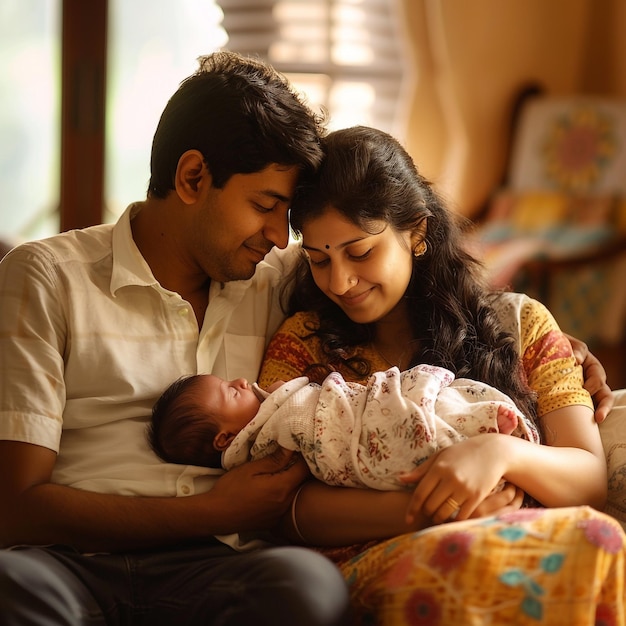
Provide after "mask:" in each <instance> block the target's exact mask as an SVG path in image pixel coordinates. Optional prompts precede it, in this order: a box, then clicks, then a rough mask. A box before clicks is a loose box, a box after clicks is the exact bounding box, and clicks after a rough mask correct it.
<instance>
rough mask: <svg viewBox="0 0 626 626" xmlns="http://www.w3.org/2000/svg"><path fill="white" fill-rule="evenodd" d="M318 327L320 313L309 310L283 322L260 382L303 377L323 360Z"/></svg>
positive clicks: (268, 352)
mask: <svg viewBox="0 0 626 626" xmlns="http://www.w3.org/2000/svg"><path fill="white" fill-rule="evenodd" d="M318 326H319V318H318V317H317V314H315V313H309V312H299V313H295V314H294V315H291V316H290V317H288V318H287V319H286V320H285V321H284V322H283V323H282V325H281V326H280V328H279V329H278V330H277V331H276V333H275V334H274V336H273V337H272V339H271V340H270V342H269V344H268V346H267V349H266V350H265V356H264V358H263V364H262V365H261V372H260V374H259V381H258V382H259V384H260V385H261V386H262V387H267V386H268V385H271V384H272V383H274V382H276V381H278V380H291V379H292V378H297V377H298V376H302V375H304V374H305V373H306V372H307V370H308V368H309V366H311V365H312V364H314V363H318V362H320V360H321V352H320V347H319V339H318V338H317V337H316V336H315V335H314V332H315V330H316V329H317V327H318Z"/></svg>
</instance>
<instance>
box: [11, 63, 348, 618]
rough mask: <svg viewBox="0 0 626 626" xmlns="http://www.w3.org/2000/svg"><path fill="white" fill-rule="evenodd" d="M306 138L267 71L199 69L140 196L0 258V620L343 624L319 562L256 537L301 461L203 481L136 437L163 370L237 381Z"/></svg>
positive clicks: (280, 460)
mask: <svg viewBox="0 0 626 626" xmlns="http://www.w3.org/2000/svg"><path fill="white" fill-rule="evenodd" d="M320 133H321V125H320V120H319V119H318V118H317V117H316V116H315V115H314V114H312V113H311V112H310V111H309V110H308V109H307V108H306V107H305V106H304V104H303V103H302V102H301V101H300V100H299V98H298V97H297V96H296V95H295V94H294V93H293V91H292V90H291V88H290V87H289V85H288V83H287V82H286V81H285V80H284V79H283V78H282V77H281V76H280V75H278V74H276V73H275V72H274V71H273V70H272V69H271V68H270V67H268V66H266V65H264V64H261V63H259V62H256V61H252V60H250V59H245V58H243V57H241V56H239V55H236V54H231V53H225V52H223V53H216V54H214V55H210V56H208V57H205V58H203V59H201V64H200V67H199V69H198V71H197V72H196V73H195V74H194V75H192V76H191V77H189V78H188V79H186V80H185V81H183V83H182V84H181V86H180V87H179V89H178V90H177V92H176V93H175V94H174V96H173V97H172V99H171V100H170V102H169V103H168V105H167V106H166V108H165V110H164V112H163V115H162V117H161V120H160V122H159V126H158V128H157V131H156V134H155V137H154V143H153V147H152V158H151V179H150V183H149V189H148V195H147V199H146V200H145V201H144V202H139V203H136V204H134V205H131V206H130V207H129V208H128V209H127V211H126V212H125V214H124V215H123V216H122V217H121V218H120V220H119V221H118V223H117V224H116V225H115V226H113V225H101V226H96V227H93V228H89V229H85V230H82V231H73V232H69V233H64V234H61V235H57V236H55V237H52V238H50V239H48V240H45V241H41V242H34V243H29V244H25V245H23V246H21V247H18V248H17V249H15V250H14V251H12V252H11V253H10V254H9V255H8V256H7V257H6V258H5V259H4V260H3V262H2V264H0V290H1V292H2V295H1V296H0V381H1V383H0V384H1V385H2V391H1V393H0V474H1V476H2V479H1V480H0V509H1V510H2V515H0V545H1V546H2V547H3V548H9V547H14V548H13V549H10V550H2V551H0V615H2V623H3V625H7V626H10V625H13V624H20V625H24V624H33V625H34V624H44V623H45V624H55V625H61V624H62V625H72V626H78V625H81V626H82V625H86V624H90V625H91V624H107V625H109V626H110V625H114V624H131V623H132V624H149V625H150V626H160V625H163V626H165V625H171V624H177V625H190V626H195V625H200V624H202V625H206V624H224V625H234V624H238V625H240V624H253V623H254V624H267V625H270V624H272V625H276V624H296V623H298V624H303V625H311V626H313V625H321V624H324V625H326V624H340V623H344V621H343V620H344V619H345V614H346V609H347V605H348V599H347V593H346V589H345V585H344V582H343V579H342V577H341V575H340V574H339V572H338V570H337V569H336V568H335V567H334V566H333V565H332V564H331V563H330V562H329V561H327V560H326V559H324V558H323V557H321V556H320V555H318V554H316V553H315V552H312V551H306V550H303V549H300V548H296V547H271V544H269V543H267V542H265V541H262V540H261V538H260V537H261V535H262V531H269V530H271V529H272V527H273V526H274V525H275V524H276V522H277V521H278V519H279V518H280V517H281V516H282V515H283V514H284V513H285V512H286V510H287V509H288V507H289V504H290V502H291V500H292V498H293V495H294V493H295V491H296V490H297V488H298V486H299V485H300V483H301V482H302V481H303V480H304V479H305V477H306V475H307V473H306V469H305V467H304V465H303V463H302V461H301V460H299V459H297V457H290V456H288V455H279V456H276V457H274V458H270V459H265V460H262V461H260V462H258V463H257V462H255V463H250V464H246V465H245V466H242V467H241V468H240V469H237V470H234V471H232V472H229V473H227V474H224V475H221V472H219V471H215V470H207V469H205V468H196V467H187V466H178V465H169V464H164V463H162V462H160V461H159V460H158V459H157V458H156V456H155V455H154V454H153V453H152V452H151V451H150V449H149V447H148V443H147V441H146V436H145V425H146V423H147V421H148V418H149V414H150V409H151V406H152V404H153V403H154V401H155V400H156V398H157V397H158V396H159V394H160V393H161V392H162V391H163V389H164V388H165V387H166V386H167V385H168V384H169V383H170V382H171V381H172V380H174V379H176V378H178V377H179V376H181V375H183V374H193V373H197V372H199V371H204V372H208V371H211V372H214V373H216V374H218V375H220V376H224V377H227V378H233V377H239V376H243V377H249V378H254V377H256V375H257V373H258V368H259V365H260V361H261V357H262V353H263V349H264V347H265V342H266V340H267V339H268V338H269V337H270V336H271V334H272V333H273V331H274V330H275V329H276V327H277V325H278V323H279V322H280V321H281V317H282V314H281V312H280V307H279V304H278V295H277V285H278V281H279V279H280V277H281V276H282V274H283V273H284V272H285V271H286V267H287V265H288V264H289V255H288V254H287V253H280V251H277V250H272V248H274V247H277V248H284V247H285V246H286V245H287V241H288V208H289V203H290V200H291V198H292V196H293V194H294V191H295V188H296V185H297V181H298V177H299V175H300V173H301V172H306V171H310V170H311V169H313V168H315V167H317V165H318V164H319V162H320V160H321V149H320V147H319V141H318V139H319V135H320ZM183 496H184V497H183ZM267 535H269V533H267ZM215 536H217V537H218V538H216V537H215ZM15 546H18V547H17V548H15ZM37 546H46V547H37ZM255 548H263V549H255Z"/></svg>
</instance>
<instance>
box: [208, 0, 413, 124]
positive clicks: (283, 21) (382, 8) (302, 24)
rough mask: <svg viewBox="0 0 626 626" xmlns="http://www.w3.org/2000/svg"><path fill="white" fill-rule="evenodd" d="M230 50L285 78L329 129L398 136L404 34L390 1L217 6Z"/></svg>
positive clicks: (230, 1)
mask: <svg viewBox="0 0 626 626" xmlns="http://www.w3.org/2000/svg"><path fill="white" fill-rule="evenodd" d="M218 1H219V4H220V5H221V7H222V9H223V11H224V21H223V25H224V28H225V29H226V32H227V33H228V44H227V47H228V48H230V49H232V50H237V51H238V52H242V53H245V54H258V55H260V56H261V57H262V58H264V59H266V60H269V61H270V63H272V65H274V67H276V68H277V69H278V70H280V71H281V72H283V73H284V74H286V75H287V76H288V77H289V79H290V80H291V81H292V82H293V84H294V85H296V87H297V88H298V89H299V90H301V91H303V92H304V93H305V94H306V95H307V97H308V100H309V103H310V104H311V105H312V106H313V107H318V106H323V107H324V108H326V109H327V110H328V112H329V114H330V120H329V127H330V128H331V129H332V128H343V127H345V126H352V125H354V124H366V125H370V126H377V127H378V128H381V129H383V130H387V131H388V132H391V133H396V131H397V129H398V117H399V114H400V113H401V111H400V108H399V104H400V102H401V90H402V87H403V79H404V78H405V77H406V74H407V72H406V68H405V66H404V65H403V59H404V58H406V55H404V54H403V50H402V45H403V43H402V42H403V37H402V34H403V33H402V29H401V28H400V24H399V21H400V15H399V9H398V7H397V4H396V2H395V1H394V0H265V1H263V0H218Z"/></svg>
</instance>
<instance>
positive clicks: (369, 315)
mask: <svg viewBox="0 0 626 626" xmlns="http://www.w3.org/2000/svg"><path fill="white" fill-rule="evenodd" d="M371 230H372V232H374V233H376V234H371V233H369V232H366V231H364V230H362V229H361V228H360V227H359V226H357V225H356V224H354V223H353V222H351V221H349V220H348V219H346V218H345V217H343V216H342V215H341V214H340V213H339V212H338V211H337V210H336V209H334V208H333V207H329V208H328V209H327V210H326V211H325V212H324V213H323V214H322V215H320V216H319V217H316V218H314V219H311V220H308V221H307V222H306V224H305V225H304V226H303V228H302V245H303V248H304V249H305V250H306V252H307V254H308V256H309V260H310V265H311V271H312V273H313V279H314V280H315V283H316V284H317V286H318V287H319V288H320V289H321V290H322V291H323V292H324V294H325V295H326V296H327V297H328V298H330V299H331V300H332V301H333V302H335V303H336V304H338V305H339V306H340V307H341V309H342V310H343V311H344V312H345V314H346V315H347V316H348V317H349V318H350V319H351V320H353V321H354V322H358V323H360V324H366V323H371V322H378V321H380V320H382V319H384V318H385V317H386V316H387V315H389V313H390V312H391V311H393V309H394V308H395V307H396V305H397V304H398V303H399V302H400V300H401V298H402V296H403V295H404V293H405V291H406V288H407V286H408V284H409V280H410V279H411V272H412V268H413V254H412V250H411V235H410V233H398V232H396V231H395V230H394V229H393V228H392V227H391V226H389V225H388V224H387V223H386V222H385V221H382V220H381V221H380V222H374V223H373V224H372V228H371Z"/></svg>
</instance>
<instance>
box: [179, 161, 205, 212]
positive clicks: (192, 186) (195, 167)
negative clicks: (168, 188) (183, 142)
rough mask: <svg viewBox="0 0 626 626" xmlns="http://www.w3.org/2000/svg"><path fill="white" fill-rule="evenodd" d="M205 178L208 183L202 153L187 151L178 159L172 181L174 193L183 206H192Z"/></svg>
mask: <svg viewBox="0 0 626 626" xmlns="http://www.w3.org/2000/svg"><path fill="white" fill-rule="evenodd" d="M205 178H208V180H209V183H210V174H209V170H208V169H207V167H206V163H205V162H204V158H203V156H202V153H201V152H200V151H199V150H187V152H185V153H184V154H183V155H182V156H181V157H180V159H178V167H177V168H176V179H175V180H174V186H175V188H176V193H177V194H178V196H179V197H180V199H181V200H182V201H183V202H184V203H185V204H193V203H194V202H195V201H196V200H197V199H198V195H199V194H200V189H201V187H202V181H203V179H205Z"/></svg>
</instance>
